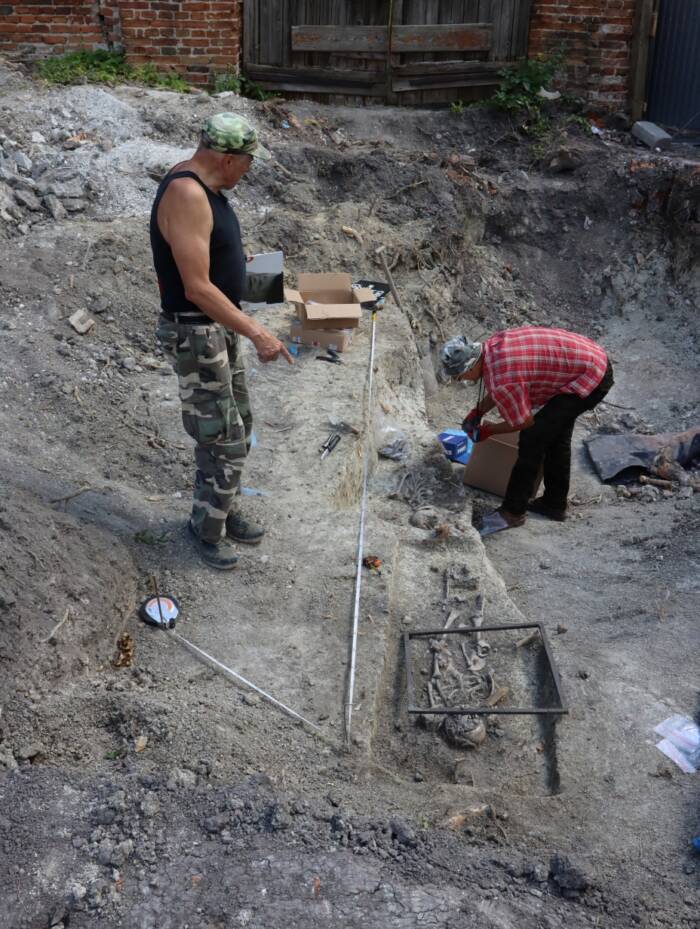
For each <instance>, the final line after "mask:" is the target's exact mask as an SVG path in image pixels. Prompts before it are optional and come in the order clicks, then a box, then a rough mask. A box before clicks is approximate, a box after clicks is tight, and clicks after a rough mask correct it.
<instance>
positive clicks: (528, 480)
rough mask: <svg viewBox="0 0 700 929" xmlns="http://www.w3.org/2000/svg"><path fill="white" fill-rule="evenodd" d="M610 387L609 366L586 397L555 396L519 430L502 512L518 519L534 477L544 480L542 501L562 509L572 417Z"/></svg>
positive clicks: (566, 490) (566, 488)
mask: <svg viewBox="0 0 700 929" xmlns="http://www.w3.org/2000/svg"><path fill="white" fill-rule="evenodd" d="M612 385H613V369H612V365H611V364H610V362H608V367H607V370H606V372H605V374H604V375H603V380H602V381H601V382H600V384H599V385H598V386H597V387H596V388H595V390H593V391H592V393H591V394H589V396H587V397H578V396H577V395H576V394H557V395H556V397H552V399H551V400H549V401H548V402H547V403H545V405H544V406H543V407H542V409H541V410H539V411H538V412H537V413H535V417H534V419H535V422H534V425H532V426H530V428H529V429H523V431H522V432H521V433H520V441H519V442H518V460H517V461H516V462H515V464H514V465H513V470H512V472H511V475H510V480H509V481H508V489H507V490H506V495H505V498H504V500H503V509H504V510H507V511H508V512H509V513H513V514H514V515H515V516H522V515H523V514H524V513H525V511H526V510H527V505H528V503H529V502H530V499H531V498H532V494H533V491H534V489H535V482H536V480H537V475H538V474H539V472H540V468H541V469H542V472H543V476H544V494H543V497H544V501H545V503H546V504H547V506H549V507H551V508H552V509H555V510H564V509H566V498H567V496H568V493H569V480H570V476H571V436H572V435H573V431H574V423H575V422H576V417H577V416H580V415H581V413H585V412H586V411H587V410H592V409H593V408H594V407H596V406H597V405H598V404H599V403H600V401H601V400H602V399H603V397H605V395H606V394H607V392H608V391H609V390H610V388H611V387H612Z"/></svg>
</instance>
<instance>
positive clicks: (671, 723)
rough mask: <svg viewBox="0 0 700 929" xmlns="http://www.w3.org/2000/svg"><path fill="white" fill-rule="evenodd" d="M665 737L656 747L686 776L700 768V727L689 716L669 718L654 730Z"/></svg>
mask: <svg viewBox="0 0 700 929" xmlns="http://www.w3.org/2000/svg"><path fill="white" fill-rule="evenodd" d="M654 732H656V733H657V734H658V735H660V736H663V739H662V740H661V742H658V743H657V745H656V747H657V748H658V750H659V751H660V752H663V754H664V755H666V757H667V758H670V759H671V761H673V762H675V764H677V765H678V767H679V768H680V769H681V771H683V772H684V773H685V774H695V772H696V771H697V770H698V768H700V727H699V726H698V724H697V723H695V722H693V720H692V719H689V718H688V717H687V716H681V715H680V714H676V715H675V716H669V717H668V719H665V720H664V721H663V722H662V723H659V725H658V726H656V728H655V729H654Z"/></svg>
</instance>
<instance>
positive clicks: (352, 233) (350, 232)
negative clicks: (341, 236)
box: [340, 226, 365, 245]
mask: <svg viewBox="0 0 700 929" xmlns="http://www.w3.org/2000/svg"><path fill="white" fill-rule="evenodd" d="M340 231H341V232H344V233H345V235H346V236H348V237H349V238H351V239H355V240H356V241H357V242H359V243H360V245H364V244H365V243H364V239H363V238H362V236H361V235H360V233H359V232H358V231H357V229H354V228H353V227H352V226H341V227H340Z"/></svg>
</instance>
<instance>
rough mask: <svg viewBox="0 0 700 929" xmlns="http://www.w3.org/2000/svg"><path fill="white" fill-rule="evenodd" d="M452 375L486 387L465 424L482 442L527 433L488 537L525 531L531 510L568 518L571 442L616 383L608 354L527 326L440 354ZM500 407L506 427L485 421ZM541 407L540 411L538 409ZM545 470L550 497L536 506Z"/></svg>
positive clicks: (460, 342) (571, 336)
mask: <svg viewBox="0 0 700 929" xmlns="http://www.w3.org/2000/svg"><path fill="white" fill-rule="evenodd" d="M440 357H441V361H442V366H443V369H444V371H445V373H446V374H447V375H449V376H450V377H452V378H453V379H454V380H458V381H479V400H478V402H477V404H476V406H475V407H474V409H472V410H470V412H469V413H468V414H467V416H466V419H465V420H464V422H463V424H462V428H463V429H464V431H465V432H466V433H467V434H468V435H469V436H470V437H471V438H473V440H474V441H475V442H483V441H485V440H486V439H488V438H489V437H490V436H492V435H502V434H503V433H506V432H517V431H520V440H519V442H518V458H517V461H516V462H515V465H514V466H513V470H512V472H511V475H510V480H509V481H508V488H507V490H506V495H505V498H504V500H503V504H502V505H501V506H500V507H499V508H498V509H497V510H495V511H494V512H493V513H490V514H489V515H488V516H485V517H484V520H483V523H482V527H481V530H480V531H481V535H482V536H485V535H490V534H491V533H492V532H500V531H501V530H502V529H512V528H515V527H516V526H522V525H523V523H524V522H525V518H526V515H525V514H526V511H527V510H528V509H529V510H531V511H532V512H533V513H539V514H540V515H541V516H546V517H548V518H549V519H555V520H557V521H558V522H563V520H565V519H566V505H567V495H568V493H569V480H570V475H571V436H572V434H573V431H574V423H575V422H576V418H577V416H579V415H580V414H581V413H584V412H585V411H586V410H592V409H593V408H594V407H595V406H597V405H598V404H599V403H600V401H601V400H602V399H603V397H605V395H606V394H607V393H608V391H609V390H610V388H611V387H612V385H613V369H612V364H611V363H610V361H609V360H608V357H607V355H606V354H605V352H604V350H603V349H602V348H601V347H600V345H597V344H596V343H595V342H592V341H591V340H590V339H587V338H585V337H584V336H582V335H576V334H575V333H573V332H567V331H566V330H564V329H545V328H539V327H535V326H524V327H522V328H519V329H507V330H505V331H503V332H497V333H495V335H492V336H491V337H490V338H488V339H486V341H485V342H484V343H483V344H482V343H481V342H471V341H469V339H466V338H464V337H462V336H460V337H458V338H455V339H450V341H449V342H446V343H445V345H443V347H442V350H441V353H440ZM494 407H496V409H497V410H498V412H499V413H500V415H501V416H502V417H503V421H502V422H496V423H493V422H484V423H482V422H481V419H482V416H484V414H486V413H488V412H489V411H490V410H492V409H493V408H494ZM536 407H539V408H540V409H539V410H538V411H537V412H533V410H534V409H535V408H536ZM540 468H542V470H543V473H544V493H543V494H542V496H541V497H538V498H537V499H536V500H531V499H530V498H531V497H532V494H533V491H534V488H535V483H536V481H537V476H538V474H539V472H540Z"/></svg>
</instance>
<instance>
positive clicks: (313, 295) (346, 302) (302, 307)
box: [284, 272, 376, 329]
mask: <svg viewBox="0 0 700 929" xmlns="http://www.w3.org/2000/svg"><path fill="white" fill-rule="evenodd" d="M284 298H285V300H287V301H288V302H289V303H293V304H294V306H295V307H296V311H297V317H298V318H299V321H300V322H301V324H302V325H303V326H304V328H305V329H357V327H358V326H359V325H360V319H361V317H362V304H363V303H370V302H371V303H374V302H375V301H376V297H375V296H374V293H373V292H372V291H371V290H369V289H368V288H365V287H356V288H354V289H353V287H352V278H351V277H350V275H349V274H343V273H340V272H334V273H331V274H300V275H299V288H298V290H292V289H290V288H288V287H285V289H284Z"/></svg>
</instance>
